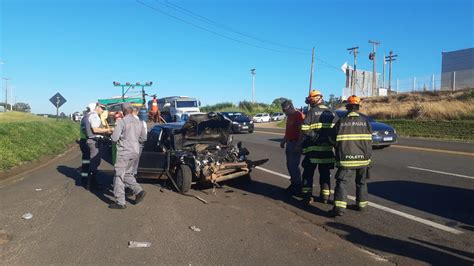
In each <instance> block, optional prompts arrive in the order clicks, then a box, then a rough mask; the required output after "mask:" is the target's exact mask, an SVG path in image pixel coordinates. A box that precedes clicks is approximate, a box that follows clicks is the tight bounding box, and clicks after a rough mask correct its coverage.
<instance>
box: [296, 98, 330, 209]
mask: <svg viewBox="0 0 474 266" xmlns="http://www.w3.org/2000/svg"><path fill="white" fill-rule="evenodd" d="M333 121H334V113H333V112H332V111H331V110H329V108H328V107H326V106H324V105H316V106H314V107H312V108H311V109H310V110H309V111H308V113H307V114H306V116H305V119H304V122H303V125H302V126H301V131H302V133H303V138H304V140H303V143H302V148H303V154H304V155H305V158H304V159H303V162H302V163H301V165H302V166H303V175H302V178H303V180H302V181H303V184H302V193H303V198H304V199H305V200H310V197H311V196H312V194H313V176H314V171H315V170H316V168H318V170H319V184H320V189H321V190H320V199H321V200H322V201H323V202H327V200H328V199H329V196H330V193H331V192H330V189H331V181H330V180H331V179H330V178H331V173H330V171H331V169H333V168H334V163H335V159H334V153H333V148H332V145H331V144H330V142H329V136H331V135H332V130H333V129H332V128H333V126H334V124H333Z"/></svg>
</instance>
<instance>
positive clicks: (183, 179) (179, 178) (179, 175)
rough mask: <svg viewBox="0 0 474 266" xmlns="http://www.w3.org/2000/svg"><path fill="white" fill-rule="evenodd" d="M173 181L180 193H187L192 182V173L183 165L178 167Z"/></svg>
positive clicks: (189, 168)
mask: <svg viewBox="0 0 474 266" xmlns="http://www.w3.org/2000/svg"><path fill="white" fill-rule="evenodd" d="M175 180H176V185H177V186H178V188H179V190H181V193H186V192H188V191H189V190H190V189H191V183H192V182H193V172H192V171H191V167H189V166H188V165H185V164H182V165H180V166H178V167H177V168H176V173H175Z"/></svg>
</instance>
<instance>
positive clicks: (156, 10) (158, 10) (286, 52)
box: [136, 0, 340, 71]
mask: <svg viewBox="0 0 474 266" xmlns="http://www.w3.org/2000/svg"><path fill="white" fill-rule="evenodd" d="M155 1H156V0H155ZM136 2H137V3H139V4H141V5H143V6H145V7H147V8H149V9H151V10H153V11H155V12H158V13H161V14H163V15H165V16H168V17H171V18H173V19H176V20H178V21H180V22H182V23H185V24H188V25H191V26H193V27H195V28H198V29H200V30H203V31H206V32H208V33H211V34H214V35H216V36H219V37H221V38H225V39H227V40H231V41H234V42H238V43H241V44H245V45H247V46H251V47H255V48H260V49H264V50H267V51H271V52H275V53H281V54H292V55H301V56H308V55H310V54H309V53H308V54H306V53H297V52H289V51H282V50H277V49H273V48H269V47H265V46H261V45H257V44H253V43H249V42H247V41H243V40H239V39H236V38H233V37H229V36H227V35H224V34H221V33H218V32H215V31H213V30H209V29H207V28H205V27H203V26H200V25H197V24H195V23H192V22H189V21H187V20H185V19H182V18H180V17H178V16H175V15H172V14H169V13H167V12H165V11H163V10H161V9H159V8H157V7H154V6H151V5H148V4H146V3H144V2H142V1H140V0H136ZM167 3H169V4H172V3H170V2H168V1H167ZM173 5H174V4H173ZM175 6H177V5H175ZM183 9H184V8H183ZM189 12H190V13H193V14H195V16H200V15H198V14H196V13H194V12H192V11H189ZM201 17H202V18H203V19H207V18H205V17H204V16H201ZM210 21H212V20H210ZM213 22H214V21H213ZM215 23H216V24H220V23H217V22H215ZM220 25H221V24H220ZM222 26H224V27H225V25H222ZM241 34H243V35H245V34H244V33H241ZM249 36H250V35H249ZM268 42H270V41H268ZM270 43H272V42H270ZM298 49H301V48H298ZM301 50H303V49H301ZM315 60H316V61H319V62H320V63H322V64H323V65H322V66H324V67H327V68H331V69H335V70H338V71H339V70H340V69H339V68H338V67H337V66H334V65H332V64H331V63H328V62H327V61H325V60H323V59H321V58H319V57H316V56H315Z"/></svg>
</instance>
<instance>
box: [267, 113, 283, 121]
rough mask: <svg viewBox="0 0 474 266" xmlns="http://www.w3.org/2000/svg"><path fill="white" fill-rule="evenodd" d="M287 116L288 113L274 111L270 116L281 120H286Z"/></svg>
mask: <svg viewBox="0 0 474 266" xmlns="http://www.w3.org/2000/svg"><path fill="white" fill-rule="evenodd" d="M285 118H286V115H285V114H284V113H273V114H272V115H271V116H270V119H271V120H272V121H281V120H284V119H285Z"/></svg>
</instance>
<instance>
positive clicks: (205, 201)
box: [193, 195, 208, 204]
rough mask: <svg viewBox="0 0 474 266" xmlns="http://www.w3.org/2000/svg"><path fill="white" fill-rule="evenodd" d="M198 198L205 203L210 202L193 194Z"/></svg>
mask: <svg viewBox="0 0 474 266" xmlns="http://www.w3.org/2000/svg"><path fill="white" fill-rule="evenodd" d="M193 196H194V197H195V198H196V199H198V200H199V201H201V202H203V203H204V204H208V202H207V200H205V199H203V198H201V197H199V196H196V195H193Z"/></svg>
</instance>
